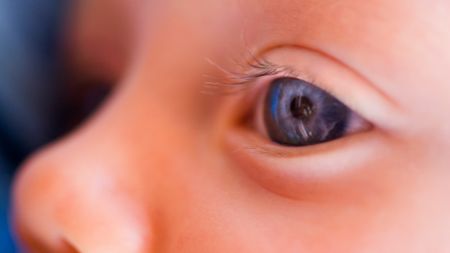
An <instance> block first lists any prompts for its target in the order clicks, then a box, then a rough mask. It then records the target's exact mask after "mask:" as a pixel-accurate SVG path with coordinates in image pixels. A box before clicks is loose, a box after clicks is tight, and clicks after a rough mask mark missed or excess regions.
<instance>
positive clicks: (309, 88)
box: [253, 77, 372, 147]
mask: <svg viewBox="0 0 450 253" xmlns="http://www.w3.org/2000/svg"><path fill="white" fill-rule="evenodd" d="M253 115H254V118H253V122H254V123H253V125H254V128H255V130H256V131H257V132H259V133H260V134H262V135H263V136H265V137H267V138H268V139H270V141H272V142H274V143H277V144H279V145H282V146H288V147H304V146H311V145H316V144H321V143H326V142H330V141H333V140H337V139H340V138H343V137H346V136H348V135H352V134H356V133H360V132H365V131H368V130H370V129H371V127H372V124H371V123H370V122H368V121H367V120H365V119H364V118H362V117H361V116H359V115H358V114H357V113H356V112H354V111H353V110H352V109H350V108H349V107H348V106H346V105H345V104H344V103H342V102H341V101H339V100H338V99H337V98H335V97H334V96H333V95H331V94H329V93H328V92H326V91H324V90H322V89H321V88H319V87H317V86H316V85H314V84H312V83H310V82H307V81H305V80H301V79H298V78H294V77H278V78H275V79H273V80H272V81H270V83H269V85H267V90H265V92H261V99H259V100H258V103H257V105H256V106H255V111H254V113H253Z"/></svg>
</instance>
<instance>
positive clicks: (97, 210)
mask: <svg viewBox="0 0 450 253" xmlns="http://www.w3.org/2000/svg"><path fill="white" fill-rule="evenodd" d="M128 104H130V103H128ZM112 107H115V106H114V105H111V106H106V109H104V110H103V111H101V112H99V114H98V115H99V116H96V117H93V119H92V120H90V122H88V123H87V124H86V125H85V126H84V127H82V128H81V129H80V130H78V131H76V132H75V133H74V134H72V135H70V136H69V137H67V138H65V139H64V140H62V141H60V142H58V143H55V144H53V145H51V146H49V147H48V148H46V149H44V150H43V151H41V152H39V153H38V154H36V155H34V156H33V157H32V158H31V159H29V161H28V162H26V163H25V165H24V166H23V167H22V168H21V171H20V173H19V176H18V178H17V179H16V184H15V189H14V195H15V196H14V220H15V225H16V227H17V234H18V237H19V238H20V240H21V241H22V243H23V245H26V246H27V247H29V248H30V252H70V253H71V252H83V253H111V252H117V253H141V252H145V253H150V252H154V250H155V247H156V245H155V243H154V242H155V241H156V239H155V237H156V236H159V233H158V232H157V231H156V230H158V228H157V227H156V225H157V224H156V223H155V220H158V219H157V217H156V214H158V213H161V212H159V210H158V205H159V204H158V203H157V201H156V200H157V199H158V198H157V192H158V191H157V190H155V189H158V188H160V187H159V185H158V183H159V182H160V181H161V180H159V178H160V175H158V173H156V172H157V171H160V170H156V169H154V168H156V167H161V166H162V165H161V163H159V164H158V159H157V158H155V157H156V156H158V153H159V154H160V155H159V157H164V156H165V155H164V152H166V151H165V148H164V146H161V145H156V144H154V145H147V144H148V143H149V142H147V141H143V140H142V138H139V133H142V131H138V130H137V129H136V128H135V127H138V126H139V125H142V124H139V122H134V121H133V120H136V118H140V117H136V115H132V113H129V110H128V109H129V108H128V109H127V108H126V106H119V107H120V110H115V109H114V108H112ZM151 125H154V126H155V127H156V125H158V124H156V123H155V122H153V124H151ZM158 128H162V127H161V126H158ZM147 130H149V131H152V129H150V128H148V129H147ZM154 130H155V131H156V129H154ZM154 140H155V142H157V138H154ZM156 146H157V148H156ZM152 148H155V149H154V150H152ZM156 150H159V151H156ZM147 152H149V153H150V154H152V157H148V156H147V155H146V154H147ZM164 166H167V164H165V165H164ZM159 218H160V217H159ZM159 220H160V219H159ZM36 249H38V250H36Z"/></svg>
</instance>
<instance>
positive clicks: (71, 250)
mask: <svg viewBox="0 0 450 253" xmlns="http://www.w3.org/2000/svg"><path fill="white" fill-rule="evenodd" d="M62 244H63V247H64V252H67V253H81V251H79V250H78V249H77V248H75V246H74V245H73V244H71V243H70V242H69V241H67V240H63V241H62Z"/></svg>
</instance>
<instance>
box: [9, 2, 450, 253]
mask: <svg viewBox="0 0 450 253" xmlns="http://www.w3.org/2000/svg"><path fill="white" fill-rule="evenodd" d="M124 2H125V1H124ZM108 3H109V2H108V1H105V5H108ZM127 4H128V5H130V6H131V5H133V4H132V3H131V1H130V2H129V3H127ZM127 4H125V5H127ZM136 4H137V3H136ZM136 6H138V8H135V7H136ZM136 6H134V7H130V8H122V9H126V10H127V11H130V10H132V13H133V15H129V16H128V18H127V20H126V21H124V22H127V23H129V24H132V26H131V28H130V29H131V30H133V31H136V32H135V33H134V35H135V36H128V37H127V38H122V39H124V40H125V39H126V40H127V43H128V44H127V45H129V48H128V51H129V52H130V57H129V59H131V60H129V61H127V63H126V64H123V66H125V67H123V68H122V69H120V77H121V78H120V79H119V80H118V82H117V83H118V84H117V86H116V88H115V91H114V93H113V94H112V96H111V97H110V98H109V99H108V101H107V102H106V103H105V105H104V106H103V107H102V108H101V109H100V110H99V111H98V112H97V113H96V114H95V115H94V116H92V117H91V118H90V119H89V120H88V121H87V122H85V124H84V125H83V126H81V127H80V128H79V129H78V130H76V131H75V132H73V133H72V134H70V135H69V136H67V137H66V138H64V139H62V140H60V141H58V142H56V143H54V144H52V145H50V146H49V147H48V148H46V149H44V150H43V151H41V152H39V153H38V154H36V155H35V156H33V157H32V158H31V159H30V160H29V161H28V162H27V163H26V164H25V165H24V167H23V168H22V170H21V173H20V175H19V177H18V179H17V182H16V185H15V196H14V197H15V209H14V210H15V211H14V217H15V224H16V228H17V234H18V236H19V238H20V240H21V242H22V243H23V245H25V246H24V247H26V248H27V249H28V250H29V251H30V252H83V253H94V252H95V253H97V252H108V253H110V252H120V253H124V252H127V253H142V252H183V253H184V252H192V253H194V252H195V253H199V252H205V253H210V252H217V253H220V252H259V253H262V252H267V253H269V252H292V253H294V252H311V253H323V252H448V251H449V250H450V244H448V239H449V238H448V234H449V232H450V219H449V215H448V213H449V212H448V211H449V210H450V201H449V197H448V196H449V193H450V184H449V183H448V180H449V178H450V170H449V168H448V164H449V163H450V158H449V156H448V150H450V118H449V117H448V112H447V111H448V110H446V108H450V95H449V94H450V85H449V84H448V80H449V79H450V72H449V71H448V69H450V49H449V47H448V45H449V43H450V34H449V33H448V27H449V25H450V17H449V16H448V11H447V10H448V9H449V8H450V4H449V3H448V2H447V1H440V0H435V1H431V2H430V1H421V0H413V1H411V0H396V1H390V0H367V1H353V0H341V1H328V0H302V1H295V0H247V1H237V0H236V1H235V0H228V1H223V0H196V2H195V3H192V2H189V3H188V2H185V1H176V0H173V1H160V2H156V1H155V2H151V3H143V2H142V3H139V4H138V5H136ZM125 16H127V15H124V17H125ZM129 17H133V18H129ZM100 46H101V45H100ZM105 47H107V45H105ZM117 59H120V57H117ZM100 62H101V61H100ZM117 71H119V70H117Z"/></svg>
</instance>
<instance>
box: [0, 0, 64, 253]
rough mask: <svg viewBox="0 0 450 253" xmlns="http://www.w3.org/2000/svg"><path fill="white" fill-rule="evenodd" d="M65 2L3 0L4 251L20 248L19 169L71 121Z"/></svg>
mask: <svg viewBox="0 0 450 253" xmlns="http://www.w3.org/2000/svg"><path fill="white" fill-rule="evenodd" d="M66 5H67V2H66V1H63V0H39V1H36V0H0V252H2V253H8V252H16V251H15V247H14V245H13V240H12V235H11V233H10V226H9V225H10V224H9V223H10V219H9V218H8V213H9V209H10V204H9V202H10V194H11V189H10V187H11V185H12V178H13V177H14V174H15V173H16V172H17V167H18V166H19V165H20V164H21V163H22V162H23V160H24V159H25V158H26V157H27V156H28V155H29V154H30V153H31V152H33V151H34V150H36V149H37V148H39V147H40V146H42V145H44V144H45V143H47V142H49V141H51V140H52V139H54V138H55V137H56V136H58V135H60V134H61V133H62V132H64V130H65V129H66V128H67V126H66V125H65V123H64V122H65V120H64V118H65V116H64V110H63V109H64V108H65V106H64V103H65V96H64V95H63V93H64V86H63V85H61V83H60V78H61V74H60V73H61V64H60V59H59V57H58V55H59V53H58V52H59V51H60V50H59V38H60V36H61V35H60V31H61V24H62V23H63V22H61V18H62V17H63V14H64V12H65V9H66Z"/></svg>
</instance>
